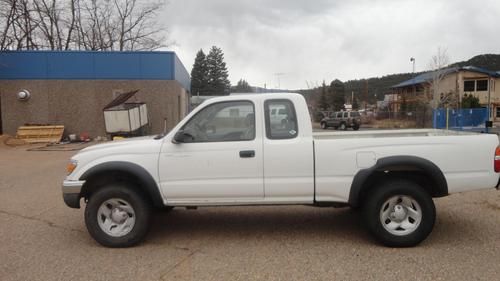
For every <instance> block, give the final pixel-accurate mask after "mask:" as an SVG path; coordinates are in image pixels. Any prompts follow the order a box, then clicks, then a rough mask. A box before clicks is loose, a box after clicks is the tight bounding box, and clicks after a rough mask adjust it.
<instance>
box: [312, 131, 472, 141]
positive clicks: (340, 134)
mask: <svg viewBox="0 0 500 281" xmlns="http://www.w3.org/2000/svg"><path fill="white" fill-rule="evenodd" d="M464 135H468V136H470V135H477V133H471V132H462V131H451V130H439V129H404V130H369V131H347V132H346V131H330V132H314V133H313V138H314V139H318V140H322V139H351V138H356V139H359V138H394V137H436V136H464Z"/></svg>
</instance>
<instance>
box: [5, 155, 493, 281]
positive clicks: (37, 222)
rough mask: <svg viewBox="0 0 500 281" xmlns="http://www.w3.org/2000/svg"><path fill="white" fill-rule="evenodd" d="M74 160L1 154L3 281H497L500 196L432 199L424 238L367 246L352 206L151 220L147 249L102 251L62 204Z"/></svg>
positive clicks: (182, 213) (210, 212)
mask: <svg viewBox="0 0 500 281" xmlns="http://www.w3.org/2000/svg"><path fill="white" fill-rule="evenodd" d="M74 153H75V152H74V151H43V152H41V151H26V147H18V148H7V147H1V146H0V280H4V281H6V280H367V279H368V280H498V276H500V265H499V263H500V191H496V190H486V191H479V192H472V193H465V194H457V195H452V196H449V197H446V198H441V199H437V200H436V206H437V211H438V218H437V222H436V226H435V228H434V231H433V233H432V234H431V236H430V237H429V238H428V239H427V240H426V241H424V243H422V244H421V245H419V246H418V247H414V248H408V249H393V248H386V247H382V246H380V245H378V244H376V243H374V242H373V241H372V239H371V238H370V237H369V236H368V235H367V233H366V232H365V231H364V229H363V227H362V223H361V222H360V216H359V213H357V212H355V211H352V210H350V209H348V208H344V209H333V208H311V207H306V206H284V207H239V208H238V207H219V208H200V209H198V210H185V209H175V210H174V211H172V212H171V213H161V214H157V215H156V217H155V223H154V225H153V227H152V229H151V232H150V234H149V236H148V237H147V240H146V241H145V242H144V243H142V244H141V245H139V246H137V247H134V248H129V249H107V248H104V247H101V246H99V245H98V244H97V243H96V242H94V240H92V238H90V236H89V235H88V233H87V231H86V229H85V225H84V221H83V209H70V208H68V207H66V206H65V205H64V203H63V201H62V197H61V189H60V184H61V181H62V180H63V178H64V176H65V165H66V161H67V159H68V158H69V157H70V156H71V155H72V154H74Z"/></svg>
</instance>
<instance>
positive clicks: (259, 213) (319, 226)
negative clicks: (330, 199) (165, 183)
mask: <svg viewBox="0 0 500 281" xmlns="http://www.w3.org/2000/svg"><path fill="white" fill-rule="evenodd" d="M187 237H189V239H200V240H210V239H214V238H221V237H223V239H224V241H226V242H227V241H245V240H247V239H261V238H264V237H265V239H267V240H275V239H276V240H283V239H288V240H295V239H300V240H302V239H311V238H314V239H319V240H335V241H337V242H340V241H345V240H350V241H356V242H357V243H361V244H371V243H372V242H373V241H372V240H371V238H370V237H369V236H368V234H367V233H366V231H365V229H364V228H363V227H362V223H361V214H360V212H358V211H355V210H352V209H350V208H342V209H334V208H312V207H307V206H288V207H279V206H278V207H277V206H264V207H263V206H258V207H206V208H199V209H197V210H186V209H184V208H176V209H174V210H173V211H171V212H169V213H161V212H159V213H157V214H156V215H155V217H154V223H153V227H152V229H151V232H150V233H149V235H148V243H162V242H163V241H168V240H170V241H172V239H176V240H177V239H186V238H187Z"/></svg>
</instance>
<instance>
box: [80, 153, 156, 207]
mask: <svg viewBox="0 0 500 281" xmlns="http://www.w3.org/2000/svg"><path fill="white" fill-rule="evenodd" d="M117 171H119V172H124V173H127V174H130V175H132V176H134V177H136V178H137V179H138V180H139V181H140V182H141V183H142V187H143V188H144V189H145V190H144V191H145V192H146V193H147V195H148V196H149V197H150V198H151V200H152V201H153V204H154V206H155V207H162V206H163V200H162V196H161V194H160V189H159V188H158V184H157V183H156V181H155V180H154V179H153V177H152V176H151V174H150V173H149V172H148V171H146V169H144V168H143V167H141V166H139V165H137V164H134V163H130V162H122V161H112V162H105V163H101V164H98V165H96V166H94V167H92V168H90V169H88V170H87V171H85V172H84V173H83V174H82V176H81V177H80V180H87V179H91V178H92V177H93V176H95V175H97V174H100V173H107V172H109V173H111V172H117ZM82 193H83V192H82Z"/></svg>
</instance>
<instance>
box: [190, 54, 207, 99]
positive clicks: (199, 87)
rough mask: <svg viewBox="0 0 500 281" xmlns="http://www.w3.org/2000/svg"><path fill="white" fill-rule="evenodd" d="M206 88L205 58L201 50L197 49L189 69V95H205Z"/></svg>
mask: <svg viewBox="0 0 500 281" xmlns="http://www.w3.org/2000/svg"><path fill="white" fill-rule="evenodd" d="M207 90H208V68H207V58H206V56H205V53H203V50H201V49H200V50H199V51H198V53H197V54H196V58H195V59H194V64H193V69H192V70H191V95H193V96H197V95H200V96H206V95H208V93H207Z"/></svg>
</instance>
